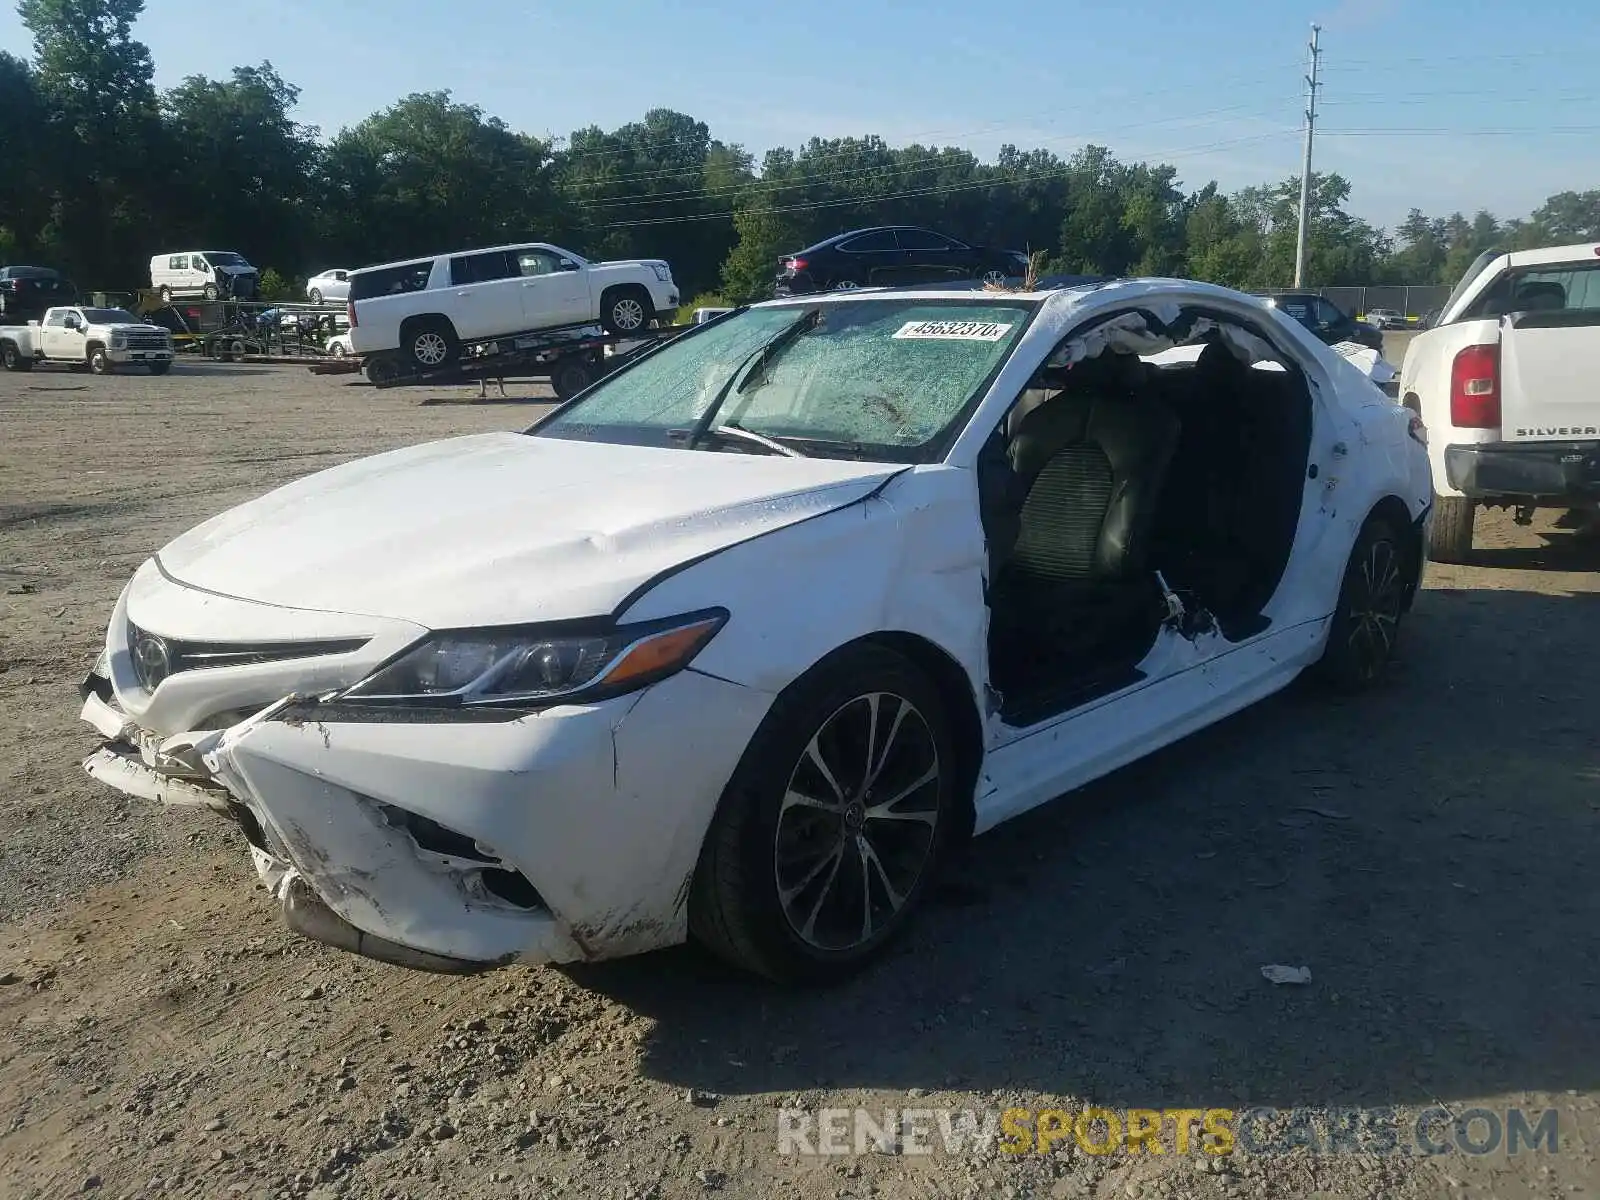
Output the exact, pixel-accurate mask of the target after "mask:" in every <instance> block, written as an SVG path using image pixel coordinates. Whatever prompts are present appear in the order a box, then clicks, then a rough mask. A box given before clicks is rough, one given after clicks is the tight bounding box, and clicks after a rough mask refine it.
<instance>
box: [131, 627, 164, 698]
mask: <svg viewBox="0 0 1600 1200" xmlns="http://www.w3.org/2000/svg"><path fill="white" fill-rule="evenodd" d="M132 650H133V673H134V675H135V676H136V677H137V678H138V680H139V682H140V683H141V684H143V685H144V687H145V690H146V691H151V692H153V691H155V690H156V688H157V687H159V686H160V684H161V681H162V680H163V679H165V678H166V677H167V675H168V674H170V673H171V671H172V657H171V655H170V654H168V652H167V644H166V642H164V641H162V640H161V639H160V638H158V637H157V636H156V635H155V634H153V633H146V632H144V631H143V630H142V629H141V630H139V631H137V632H136V633H135V634H134V638H133V647H132Z"/></svg>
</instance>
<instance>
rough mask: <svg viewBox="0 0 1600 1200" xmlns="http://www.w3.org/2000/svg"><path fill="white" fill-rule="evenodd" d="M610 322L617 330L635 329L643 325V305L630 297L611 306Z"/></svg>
mask: <svg viewBox="0 0 1600 1200" xmlns="http://www.w3.org/2000/svg"><path fill="white" fill-rule="evenodd" d="M611 320H612V322H613V323H614V324H615V325H616V327H617V328H618V329H637V328H639V326H641V325H643V324H644V305H642V304H640V303H639V302H638V301H637V300H635V299H634V298H633V297H632V296H628V297H625V298H623V299H621V300H618V301H617V302H616V303H615V304H613V305H612V306H611Z"/></svg>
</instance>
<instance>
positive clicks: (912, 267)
mask: <svg viewBox="0 0 1600 1200" xmlns="http://www.w3.org/2000/svg"><path fill="white" fill-rule="evenodd" d="M902 233H916V234H921V235H923V236H924V237H928V238H936V239H938V240H939V241H942V242H943V243H944V246H943V247H942V248H929V249H920V250H919V249H916V248H914V247H909V248H908V247H907V246H906V245H905V244H904V243H903V242H901V241H900V235H901V234H902ZM894 237H895V243H896V244H897V245H899V246H900V253H901V255H902V256H903V261H902V262H901V264H900V267H899V269H900V270H901V271H904V272H905V274H906V275H907V277H908V278H910V280H911V282H914V283H916V282H928V283H936V282H938V281H939V279H954V278H958V276H957V275H956V273H955V271H956V267H957V265H958V264H956V263H955V262H954V261H953V258H952V256H953V255H954V254H955V253H956V252H957V250H958V249H960V248H962V243H960V242H957V241H956V240H955V238H952V237H949V236H947V235H946V234H942V233H940V232H939V231H938V230H937V229H924V228H923V227H922V226H920V225H897V226H895V231H894ZM940 254H942V255H944V256H945V260H944V261H943V262H934V261H932V259H931V258H930V256H932V255H940ZM923 270H925V271H926V272H927V273H928V275H929V276H930V278H928V279H927V280H925V281H924V280H921V279H917V278H916V275H917V274H918V273H919V272H921V271H923ZM935 272H937V273H938V278H937V279H936V278H932V276H933V275H934V273H935Z"/></svg>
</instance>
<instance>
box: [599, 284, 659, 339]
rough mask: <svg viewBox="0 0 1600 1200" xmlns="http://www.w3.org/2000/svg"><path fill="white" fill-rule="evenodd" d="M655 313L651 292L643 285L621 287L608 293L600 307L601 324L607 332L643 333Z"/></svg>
mask: <svg viewBox="0 0 1600 1200" xmlns="http://www.w3.org/2000/svg"><path fill="white" fill-rule="evenodd" d="M655 315H656V313H655V305H654V304H653V303H652V302H651V300H650V293H649V292H647V291H645V290H644V289H643V288H642V287H620V288H617V289H616V290H615V291H611V292H607V293H606V296H605V299H604V300H603V301H602V303H601V307H600V324H601V325H603V326H604V327H605V329H606V332H607V333H618V334H629V333H641V332H643V331H644V329H645V328H646V327H647V326H648V325H649V324H650V322H651V321H652V320H654V319H655Z"/></svg>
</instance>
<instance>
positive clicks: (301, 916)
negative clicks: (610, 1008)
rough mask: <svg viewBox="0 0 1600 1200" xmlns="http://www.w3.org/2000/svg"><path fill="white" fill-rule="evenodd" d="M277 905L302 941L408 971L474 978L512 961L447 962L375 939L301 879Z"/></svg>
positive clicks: (288, 886) (285, 890) (438, 956)
mask: <svg viewBox="0 0 1600 1200" xmlns="http://www.w3.org/2000/svg"><path fill="white" fill-rule="evenodd" d="M281 903H282V909H283V921H284V924H286V925H287V926H288V927H289V928H290V929H292V930H294V932H296V933H298V934H300V935H301V936H302V937H308V938H310V939H312V940H313V941H317V942H321V943H323V945H326V946H332V947H334V948H335V949H338V950H348V951H350V952H351V953H352V954H360V955H363V956H364V957H366V958H375V959H377V960H378V961H379V962H386V963H390V964H391V965H393V966H397V967H410V968H411V969H412V970H416V971H431V972H434V973H435V974H440V975H477V974H480V973H482V972H484V971H492V970H494V969H495V968H496V967H503V966H505V965H506V964H507V963H509V962H511V961H512V960H513V959H514V958H515V957H516V956H515V955H507V956H505V957H503V958H496V959H491V960H489V961H488V962H479V961H474V960H472V959H465V958H448V957H446V956H445V955H442V954H429V953H428V952H427V951H426V950H413V949H412V948H411V947H409V946H402V945H401V944H400V943H398V942H391V941H389V940H388V939H387V938H381V937H375V936H374V935H372V934H370V933H367V932H365V931H363V930H360V929H357V928H356V927H355V926H354V925H352V924H350V922H349V921H346V920H345V919H344V918H343V917H341V916H340V915H339V914H338V913H336V912H334V911H333V909H331V908H329V907H328V906H327V905H326V904H324V903H323V902H322V901H321V900H320V899H319V898H318V896H317V894H316V893H315V892H313V891H312V890H311V888H310V887H309V886H308V885H307V884H306V882H305V881H304V880H302V879H297V878H293V879H290V880H289V881H288V882H287V883H286V884H285V885H284V888H283V899H282V902H281Z"/></svg>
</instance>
